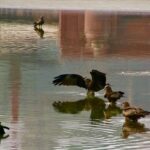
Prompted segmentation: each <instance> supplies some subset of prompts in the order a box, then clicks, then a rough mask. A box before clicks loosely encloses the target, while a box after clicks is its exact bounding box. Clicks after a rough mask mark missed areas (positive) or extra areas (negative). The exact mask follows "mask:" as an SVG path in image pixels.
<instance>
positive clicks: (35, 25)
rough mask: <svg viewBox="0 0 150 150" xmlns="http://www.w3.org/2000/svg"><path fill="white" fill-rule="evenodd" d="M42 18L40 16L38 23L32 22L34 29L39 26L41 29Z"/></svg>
mask: <svg viewBox="0 0 150 150" xmlns="http://www.w3.org/2000/svg"><path fill="white" fill-rule="evenodd" d="M44 22H45V21H44V17H43V16H42V17H41V18H40V19H39V20H38V21H35V22H34V27H37V26H39V28H42V25H43V24H44Z"/></svg>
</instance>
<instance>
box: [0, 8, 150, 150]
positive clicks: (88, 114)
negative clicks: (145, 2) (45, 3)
mask: <svg viewBox="0 0 150 150" xmlns="http://www.w3.org/2000/svg"><path fill="white" fill-rule="evenodd" d="M41 15H44V16H45V18H46V23H45V25H44V26H43V31H44V34H43V36H42V37H41V31H39V30H35V29H34V27H33V22H34V20H36V19H37V18H38V17H39V16H41ZM149 18H150V16H149V15H144V14H142V15H139V14H138V15H137V14H118V13H100V12H93V11H78V12H76V11H48V10H45V11H36V10H35V11H32V10H22V11H21V10H13V9H11V10H10V9H1V16H0V85H1V86H0V103H1V105H0V117H1V122H2V124H4V125H7V126H9V127H10V130H9V131H6V133H7V134H9V137H8V138H6V139H2V140H1V145H0V146H1V148H2V149H9V150H11V149H12V150H13V149H15V150H17V149H18V150H37V149H43V150H49V149H56V150H59V149H60V150H63V149H64V150H66V149H71V150H72V149H73V150H74V149H78V150H80V149H87V150H90V149H95V150H96V149H99V150H100V149H103V150H104V149H115V150H116V149H118V150H126V149H149V146H150V142H149V136H150V132H149V128H150V125H149V122H150V118H149V117H146V118H144V119H141V120H140V123H139V124H138V125H137V126H136V127H134V128H133V127H132V126H130V125H128V124H125V122H124V118H123V116H122V114H121V109H120V105H121V103H122V102H123V101H124V100H128V101H130V102H131V103H132V104H134V105H137V106H141V107H143V108H144V109H147V110H149V107H150V101H149V96H150V94H149V89H150V66H149V64H150V59H149V58H150V51H149V49H150V43H149V36H150V32H149V23H150V19H149ZM43 31H42V33H43ZM92 69H97V70H100V71H103V72H105V73H106V74H107V81H108V82H109V83H110V84H111V85H112V88H113V89H114V90H122V91H124V92H125V97H124V98H122V99H121V100H120V101H118V103H117V105H116V106H110V105H108V102H107V101H106V99H104V98H103V92H104V91H100V92H98V93H96V96H97V98H95V99H94V100H93V99H86V91H85V90H84V89H82V88H78V87H63V86H60V87H59V86H54V85H52V80H53V78H54V77H55V76H57V75H59V74H62V73H78V74H81V75H83V76H87V77H90V73H89V72H90V71H91V70H92ZM123 128H124V130H127V132H123ZM128 131H130V132H128Z"/></svg>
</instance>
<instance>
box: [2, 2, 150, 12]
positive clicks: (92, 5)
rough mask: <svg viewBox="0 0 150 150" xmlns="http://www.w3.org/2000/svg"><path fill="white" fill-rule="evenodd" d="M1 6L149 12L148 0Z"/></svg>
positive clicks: (36, 3) (8, 5)
mask: <svg viewBox="0 0 150 150" xmlns="http://www.w3.org/2000/svg"><path fill="white" fill-rule="evenodd" d="M0 7H1V8H6V7H7V8H44V9H94V10H102V11H128V12H131V11H132V12H149V11H150V1H148V0H125V1H122V0H92V1H90V0H42V1H40V0H5V1H4V0H0Z"/></svg>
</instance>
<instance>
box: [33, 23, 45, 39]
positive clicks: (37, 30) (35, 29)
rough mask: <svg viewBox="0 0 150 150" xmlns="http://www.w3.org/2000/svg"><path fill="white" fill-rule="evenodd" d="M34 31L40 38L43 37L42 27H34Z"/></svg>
mask: <svg viewBox="0 0 150 150" xmlns="http://www.w3.org/2000/svg"><path fill="white" fill-rule="evenodd" d="M34 31H35V32H36V33H37V34H38V35H39V36H40V38H43V36H44V30H43V29H42V28H38V27H36V26H35V27H34Z"/></svg>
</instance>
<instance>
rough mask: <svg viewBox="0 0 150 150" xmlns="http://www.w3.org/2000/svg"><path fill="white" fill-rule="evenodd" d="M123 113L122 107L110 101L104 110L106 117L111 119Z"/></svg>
mask: <svg viewBox="0 0 150 150" xmlns="http://www.w3.org/2000/svg"><path fill="white" fill-rule="evenodd" d="M121 113H122V109H121V108H120V107H119V106H117V105H116V103H110V104H109V105H108V106H107V108H106V109H105V111H104V115H105V119H110V118H111V117H113V116H117V115H119V114H121Z"/></svg>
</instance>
